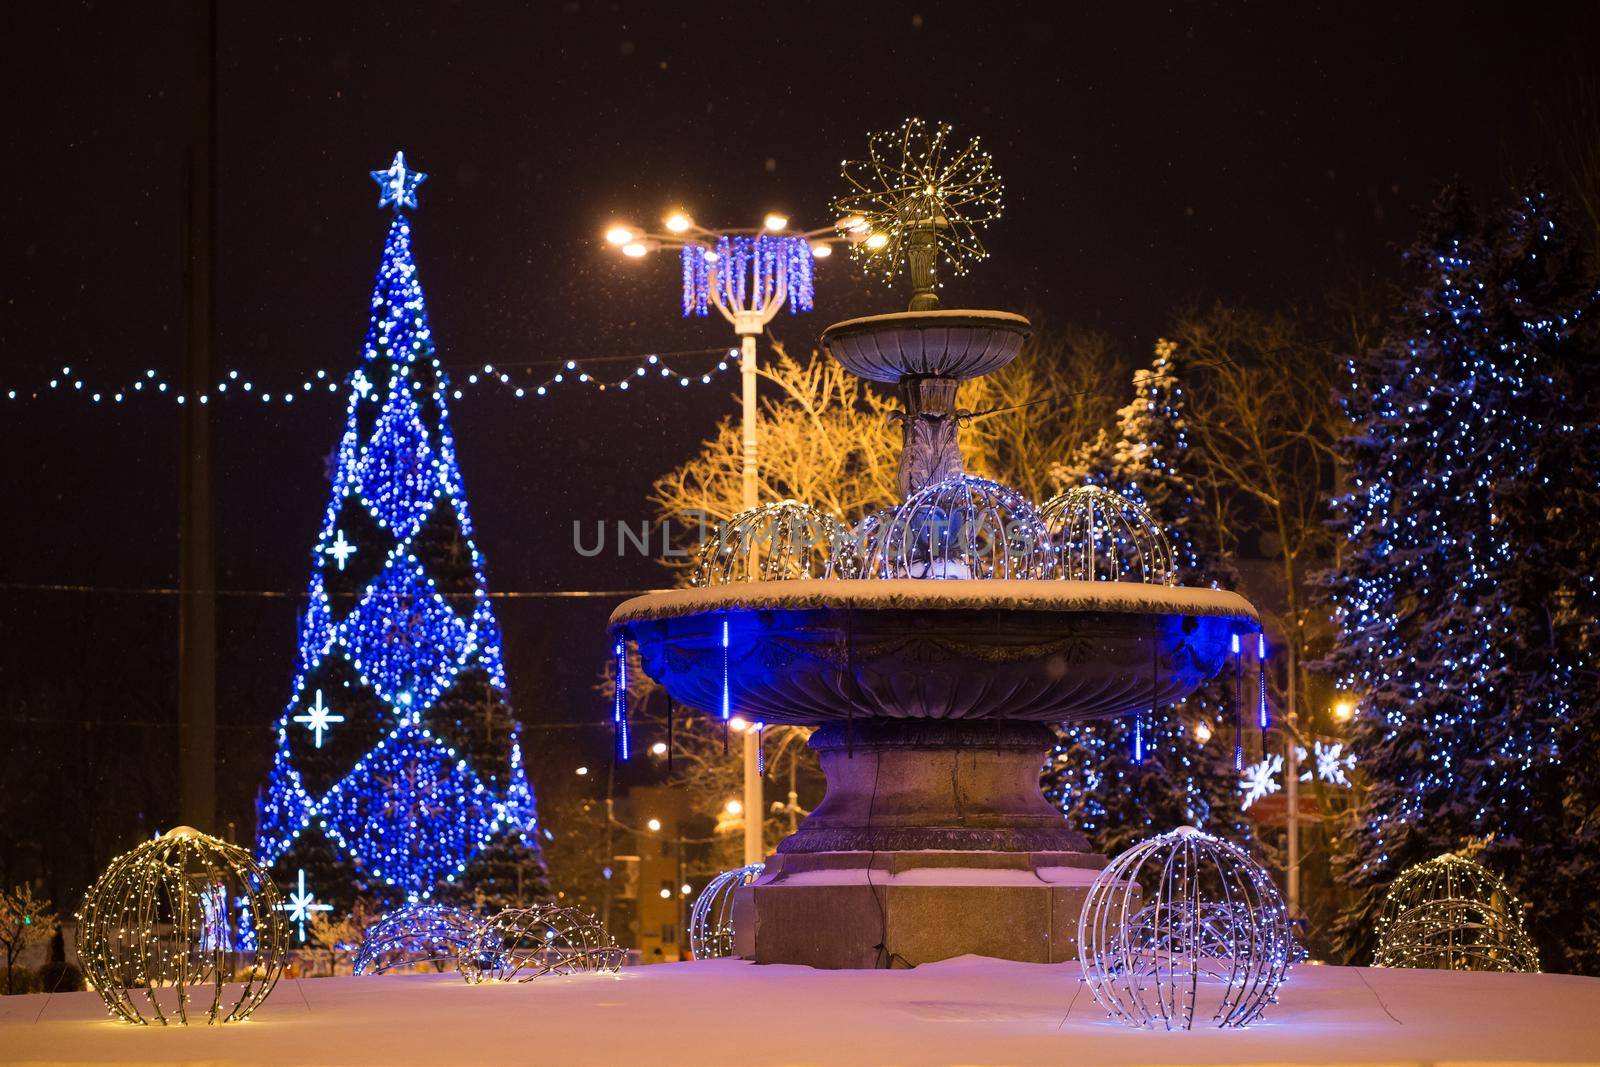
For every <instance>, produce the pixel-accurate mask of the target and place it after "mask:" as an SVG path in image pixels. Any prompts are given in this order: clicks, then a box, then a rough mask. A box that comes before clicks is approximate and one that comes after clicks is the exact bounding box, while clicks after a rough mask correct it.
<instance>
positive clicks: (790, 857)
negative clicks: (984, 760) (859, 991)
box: [733, 850, 1106, 969]
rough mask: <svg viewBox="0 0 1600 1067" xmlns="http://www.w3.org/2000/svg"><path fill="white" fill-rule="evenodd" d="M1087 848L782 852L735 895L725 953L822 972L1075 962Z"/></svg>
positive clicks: (1091, 863) (1090, 866)
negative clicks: (981, 960)
mask: <svg viewBox="0 0 1600 1067" xmlns="http://www.w3.org/2000/svg"><path fill="white" fill-rule="evenodd" d="M1105 863H1106V859H1105V857H1104V856H1097V855H1094V854H1091V853H1087V852H985V851H961V852H942V851H919V850H907V851H892V852H803V853H795V852H780V853H778V854H777V855H775V856H773V857H771V858H770V859H768V860H767V866H766V870H765V871H763V872H762V874H761V877H759V878H758V879H756V881H755V883H754V884H752V885H748V886H743V887H741V888H739V889H738V890H736V891H735V893H734V904H733V925H734V954H735V955H738V956H742V957H744V958H745V959H752V960H755V961H756V962H757V963H797V964H804V965H805V966H808V967H821V968H829V969H840V968H848V969H864V968H873V967H915V966H917V965H919V964H923V963H933V962H936V961H938V960H945V959H950V958H952V957H955V956H964V955H977V956H993V957H996V958H998V959H1007V960H1020V961H1023V962H1027V963H1062V962H1065V961H1068V960H1074V959H1077V958H1078V944H1077V937H1078V914H1079V913H1080V912H1081V911H1082V910H1083V904H1084V901H1085V899H1086V898H1087V896H1088V893H1089V885H1090V883H1092V882H1093V881H1094V876H1095V875H1096V874H1098V873H1099V871H1100V869H1101V868H1102V867H1104V866H1105Z"/></svg>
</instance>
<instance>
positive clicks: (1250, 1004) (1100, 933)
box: [1078, 826, 1294, 1030]
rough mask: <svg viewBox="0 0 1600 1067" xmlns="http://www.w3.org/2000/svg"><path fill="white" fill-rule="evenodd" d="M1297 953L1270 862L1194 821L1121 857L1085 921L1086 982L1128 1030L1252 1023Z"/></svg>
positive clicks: (1081, 941) (1104, 876)
mask: <svg viewBox="0 0 1600 1067" xmlns="http://www.w3.org/2000/svg"><path fill="white" fill-rule="evenodd" d="M1293 952H1294V939H1293V937H1292V936H1291V935H1290V933H1289V922H1288V913H1287V911H1286V909H1285V908H1284V906H1283V898H1282V897H1281V896H1279V894H1278V889H1277V887H1276V886H1275V885H1273V884H1272V879H1271V878H1270V877H1269V876H1268V874H1267V872H1266V870H1265V869H1264V868H1263V867H1262V866H1261V865H1260V864H1259V863H1257V862H1256V861H1255V860H1253V859H1251V858H1250V856H1249V855H1248V854H1247V853H1246V852H1245V851H1244V850H1243V849H1242V848H1240V847H1239V846H1237V845H1234V844H1232V843H1230V842H1227V841H1223V840H1221V839H1220V838H1216V837H1212V836H1211V835H1210V834H1206V833H1202V832H1201V831H1199V830H1196V829H1194V828H1193V827H1190V826H1184V827H1180V828H1178V829H1176V830H1173V831H1171V832H1169V833H1165V834H1160V835H1158V836H1156V837H1152V838H1150V839H1149V840H1146V841H1143V842H1140V843H1139V844H1137V845H1135V846H1133V847H1132V848H1130V849H1128V850H1127V851H1126V852H1124V853H1122V855H1120V856H1118V857H1117V858H1116V859H1114V860H1112V861H1111V863H1110V865H1109V866H1107V867H1106V869H1105V870H1103V871H1101V872H1100V875H1099V877H1097V878H1096V879H1095V880H1094V884H1093V885H1092V886H1091V887H1090V888H1089V897H1088V900H1087V901H1085V903H1084V907H1083V913H1082V915H1081V916H1080V917H1079V919H1078V959H1079V961H1080V963H1081V964H1082V966H1083V977H1084V981H1085V982H1087V983H1088V986H1089V989H1090V991H1091V992H1092V993H1093V994H1094V998H1095V1000H1097V1001H1099V1003H1100V1005H1101V1006H1102V1007H1104V1008H1105V1009H1106V1011H1107V1012H1109V1013H1110V1014H1111V1016H1112V1017H1113V1018H1116V1019H1120V1020H1122V1021H1123V1022H1125V1023H1127V1024H1129V1025H1130V1026H1139V1027H1147V1028H1153V1027H1155V1026H1157V1025H1160V1026H1163V1027H1164V1028H1166V1029H1168V1030H1189V1029H1192V1028H1193V1027H1194V1024H1195V1020H1196V1019H1199V1020H1200V1021H1201V1023H1202V1024H1206V1023H1209V1024H1211V1025H1213V1026H1218V1027H1242V1026H1248V1025H1249V1024H1250V1023H1252V1022H1254V1021H1255V1020H1257V1019H1258V1018H1260V1017H1261V1013H1262V1012H1263V1011H1265V1010H1266V1008H1267V1007H1268V1006H1269V1005H1271V1004H1273V1003H1275V1001H1276V998H1277V992H1278V987H1279V986H1280V985H1282V984H1283V980H1284V977H1285V975H1286V974H1287V973H1288V970H1289V964H1290V961H1291V959H1292V956H1293Z"/></svg>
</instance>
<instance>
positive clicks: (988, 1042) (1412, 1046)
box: [0, 957, 1600, 1067]
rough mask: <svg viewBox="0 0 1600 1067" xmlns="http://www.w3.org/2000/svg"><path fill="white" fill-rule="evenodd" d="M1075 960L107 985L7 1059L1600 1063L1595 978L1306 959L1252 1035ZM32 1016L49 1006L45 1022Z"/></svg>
mask: <svg viewBox="0 0 1600 1067" xmlns="http://www.w3.org/2000/svg"><path fill="white" fill-rule="evenodd" d="M1078 975H1079V971H1078V965H1077V964H1075V963H1071V964H1048V965H1045V964H1025V963H1009V962H1002V961H997V960H988V959H977V958H974V957H963V958H961V959H955V960H948V961H946V962H944V963H937V964H929V965H926V966H923V967H919V968H917V969H916V970H912V971H813V970H809V969H806V968H801V967H757V966H755V965H753V964H749V963H743V962H740V961H737V960H712V961H708V962H704V963H684V964H662V965H657V966H654V967H643V968H636V969H631V970H625V971H623V972H622V973H621V974H620V975H616V976H614V977H612V976H600V975H585V976H582V977H574V978H565V979H553V980H552V979H540V980H539V981H536V982H533V983H530V984H528V985H504V986H467V985H465V984H464V983H462V982H461V980H460V979H459V978H455V977H453V976H451V975H436V976H433V975H430V976H425V977H424V976H409V975H408V976H397V975H391V976H384V977H380V978H323V979H313V980H308V981H303V982H282V983H280V984H279V986H278V988H277V990H276V991H275V992H274V993H273V995H272V996H271V998H269V999H268V1001H267V1002H266V1004H264V1005H263V1006H262V1007H261V1009H260V1010H259V1011H258V1012H256V1014H255V1017H254V1018H252V1019H251V1020H250V1021H249V1022H247V1023H243V1024H240V1025H232V1026H217V1027H209V1028H207V1027H191V1028H189V1029H187V1030H185V1029H181V1028H171V1029H165V1030H163V1029H161V1028H159V1027H152V1028H148V1029H146V1028H141V1027H133V1026H128V1025H126V1024H121V1023H115V1022H112V1021H111V1020H109V1019H107V1018H106V1015H105V1011H104V1009H103V1008H102V1007H101V1004H100V1000H99V998H98V997H96V996H95V995H94V994H93V993H73V994H65V995H58V996H56V997H54V998H51V999H48V1000H47V998H46V997H44V996H43V995H35V996H21V997H0V1062H3V1063H6V1064H15V1065H18V1067H24V1065H29V1067H31V1065H35V1064H38V1065H43V1064H112V1063H117V1064H158V1063H159V1064H193V1065H198V1064H225V1063H226V1064H237V1065H258V1064H259V1065H261V1067H268V1065H270V1067H285V1065H290V1064H307V1065H314V1067H320V1065H324V1064H326V1065H334V1064H339V1065H345V1067H365V1065H368V1064H371V1065H384V1067H413V1065H415V1067H422V1065H424V1064H426V1065H430V1067H451V1065H456V1064H460V1065H463V1067H464V1065H468V1064H471V1065H474V1067H481V1065H484V1064H493V1065H496V1067H500V1065H508V1064H524V1063H525V1064H538V1065H541V1067H585V1065H597V1067H598V1065H604V1067H622V1065H625V1064H653V1065H661V1067H674V1065H679V1064H682V1065H684V1067H744V1065H748V1067H767V1065H780V1064H837V1065H840V1067H858V1065H859V1067H886V1065H900V1067H918V1065H932V1064H1018V1065H1022V1064H1040V1065H1045V1064H1048V1065H1050V1067H1060V1065H1063V1064H1071V1065H1073V1067H1089V1065H1098V1064H1106V1065H1128V1067H1132V1065H1140V1064H1277V1063H1305V1064H1366V1065H1380V1064H1382V1065H1400V1064H1406V1065H1421V1064H1436V1065H1439V1067H1444V1065H1450V1064H1466V1063H1472V1064H1480V1065H1481V1064H1489V1063H1500V1064H1507V1065H1509V1064H1513V1063H1515V1064H1577V1063H1600V1041H1597V1040H1596V1020H1597V1019H1600V979H1593V978H1572V977H1567V976H1563V975H1520V974H1465V973H1451V972H1439V971H1393V970H1376V969H1362V970H1359V971H1358V970H1355V969H1351V968H1345V967H1299V968H1296V969H1295V971H1294V972H1293V973H1292V975H1291V976H1290V980H1289V982H1288V984H1286V985H1285V986H1284V988H1283V992H1282V995H1281V1003H1279V1004H1278V1005H1277V1006H1276V1007H1274V1008H1271V1009H1269V1010H1268V1012H1267V1015H1266V1017H1265V1019H1263V1020H1262V1022H1261V1023H1259V1024H1257V1025H1256V1026H1254V1027H1252V1028H1250V1029H1249V1030H1245V1031H1238V1032H1232V1031H1230V1032H1222V1031H1216V1030H1204V1031H1199V1030H1197V1031H1195V1032H1193V1033H1173V1034H1169V1033H1165V1032H1150V1031H1138V1030H1132V1029H1129V1028H1127V1027H1124V1026H1122V1025H1121V1024H1119V1023H1115V1022H1112V1021H1110V1020H1108V1019H1106V1018H1105V1016H1104V1014H1103V1013H1102V1012H1101V1011H1100V1010H1099V1008H1098V1007H1097V1006H1096V1005H1095V1003H1094V1001H1093V999H1092V998H1091V997H1090V995H1089V993H1088V991H1087V990H1086V989H1084V988H1083V987H1082V985H1081V983H1080V982H1079V979H1078ZM35 1017H38V1022H37V1023H36V1022H35V1021H34V1020H35Z"/></svg>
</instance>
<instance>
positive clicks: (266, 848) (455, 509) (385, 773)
mask: <svg viewBox="0 0 1600 1067" xmlns="http://www.w3.org/2000/svg"><path fill="white" fill-rule="evenodd" d="M372 176H373V178H374V180H376V181H377V182H378V184H379V187H380V189H381V190H382V192H381V195H380V198H379V205H378V206H379V207H380V208H382V207H391V208H392V209H393V212H394V218H393V221H392V222H391V224H390V226H389V235H388V239H387V241H386V242H385V244H384V249H383V262H382V264H381V266H380V267H379V269H378V278H377V284H376V286H375V287H374V289H373V293H372V313H371V320H370V323H369V325H368V328H367V336H366V344H365V350H364V352H363V354H362V360H361V364H360V366H359V367H358V368H357V369H356V370H355V371H354V372H353V373H352V374H351V375H350V378H349V401H348V411H347V415H346V419H345V430H344V436H343V438H342V439H341V440H340V442H339V448H338V452H337V454H336V456H335V458H334V462H333V468H332V473H331V480H332V492H331V493H330V495H329V500H328V508H327V512H326V514H325V516H324V517H323V521H322V529H321V532H320V533H319V535H318V537H317V542H316V546H315V548H314V549H313V550H312V554H311V564H312V566H311V582H310V589H309V594H308V601H307V605H306V610H305V614H304V616H303V617H302V620H301V624H300V635H299V643H298V654H297V659H296V665H295V672H294V682H293V685H292V686H291V689H290V697H289V702H288V706H287V707H286V708H285V709H284V711H283V714H282V716H281V717H280V718H279V719H278V723H277V751H276V753H275V755H274V759H273V765H272V771H271V776H270V778H269V780H268V784H267V790H266V795H265V797H264V799H263V801H262V802H261V805H260V810H259V812H258V829H257V845H256V852H257V854H258V856H259V857H260V859H261V860H262V861H263V862H264V863H266V864H268V865H269V866H270V867H271V869H272V872H273V875H274V877H275V878H276V879H277V880H278V882H279V883H280V884H281V885H283V886H284V887H285V888H286V889H287V890H289V891H290V893H291V894H294V895H293V896H291V898H290V905H289V907H290V909H291V918H292V919H295V920H297V921H300V920H304V919H306V918H308V913H309V911H310V910H311V909H312V908H314V907H316V906H317V905H318V904H322V903H331V904H333V905H334V906H335V907H336V908H340V909H343V908H348V907H349V906H350V905H351V904H352V903H353V901H354V900H355V899H356V898H357V897H365V898H369V899H373V900H375V901H377V902H379V903H380V904H393V903H397V902H399V901H401V900H424V899H438V898H451V899H471V898H474V897H476V898H478V899H480V900H481V899H483V898H487V899H488V900H490V901H493V902H506V901H510V900H519V899H520V900H527V899H531V898H534V897H537V896H542V895H544V894H545V887H544V881H543V878H544V869H543V864H542V861H541V857H540V851H539V846H538V842H537V839H536V837H535V831H536V829H537V827H538V813H537V808H536V805H535V801H534V794H533V789H532V787H531V786H530V784H529V782H528V778H527V774H526V772H525V771H524V769H523V765H522V752H521V746H520V743H519V741H518V734H517V724H516V720H515V719H514V718H512V715H511V711H510V707H509V705H508V703H507V698H506V678H505V667H504V665H503V663H502V661H501V652H500V629H499V626H498V624H497V623H496V621H495V616H494V611H493V609H492V608H491V607H490V603H489V598H488V592H487V586H486V582H485V580H484V565H483V557H482V556H481V555H480V554H479V552H478V550H477V547H476V546H475V545H474V544H473V541H472V521H471V519H470V518H469V517H468V513H467V499H466V494H465V491H464V490H463V488H462V484H461V471H460V469H459V467H458V466H457V463H456V452H455V438H454V436H453V434H452V433H451V429H450V416H449V411H448V408H447V406H446V403H445V398H446V395H447V393H448V391H449V382H448V379H447V377H446V375H445V373H444V371H443V369H442V368H441V366H440V363H439V360H438V358H437V356H436V354H435V347H434V340H433V333H432V331H431V330H430V329H429V326H428V313H427V308H426V305H425V303H424V301H423V295H422V285H421V283H420V282H419V281H418V279H417V268H416V264H415V263H414V262H413V260H412V256H411V222H410V220H409V219H408V218H407V216H406V214H405V211H406V209H407V208H414V207H416V206H417V199H416V189H417V186H418V185H419V184H420V183H421V182H422V181H423V179H424V178H425V177H426V175H424V174H422V173H419V172H417V171H412V170H409V169H407V167H406V163H405V156H404V154H397V155H396V156H395V160H394V163H393V165H392V166H390V167H389V168H388V169H387V170H381V171H374V172H373V174H372ZM296 901H298V903H296ZM301 929H302V930H303V929H304V926H303V922H302V923H301Z"/></svg>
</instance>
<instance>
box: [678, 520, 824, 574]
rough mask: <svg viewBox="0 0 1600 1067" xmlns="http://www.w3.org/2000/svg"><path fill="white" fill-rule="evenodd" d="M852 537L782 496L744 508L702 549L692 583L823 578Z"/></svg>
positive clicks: (710, 538)
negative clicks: (778, 499)
mask: <svg viewBox="0 0 1600 1067" xmlns="http://www.w3.org/2000/svg"><path fill="white" fill-rule="evenodd" d="M847 540H848V534H847V532H846V530H845V527H844V524H843V523H841V522H840V521H839V520H838V519H836V518H834V517H833V516H832V515H829V514H828V513H827V512H825V511H822V510H821V509H820V508H815V507H812V506H811V505H810V504H802V503H801V502H800V501H798V500H780V501H778V502H777V503H776V504H762V505H760V506H759V507H754V508H751V509H749V510H748V511H741V512H740V513H739V514H737V515H735V516H734V517H733V518H731V519H729V520H728V521H727V522H726V523H721V524H719V525H718V527H717V529H716V530H715V531H714V532H713V533H712V534H711V536H709V537H708V538H707V539H706V542H705V544H704V545H702V546H701V548H700V556H699V559H698V560H697V561H696V565H695V571H694V576H693V579H692V580H693V584H695V585H696V586H710V585H727V584H728V583H730V582H773V581H784V580H787V579H796V578H824V577H828V576H829V575H830V574H832V573H833V572H834V568H833V559H834V554H835V552H836V551H839V550H840V549H841V548H842V546H843V545H844V544H845V542H846V541H847Z"/></svg>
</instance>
